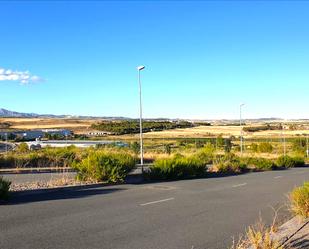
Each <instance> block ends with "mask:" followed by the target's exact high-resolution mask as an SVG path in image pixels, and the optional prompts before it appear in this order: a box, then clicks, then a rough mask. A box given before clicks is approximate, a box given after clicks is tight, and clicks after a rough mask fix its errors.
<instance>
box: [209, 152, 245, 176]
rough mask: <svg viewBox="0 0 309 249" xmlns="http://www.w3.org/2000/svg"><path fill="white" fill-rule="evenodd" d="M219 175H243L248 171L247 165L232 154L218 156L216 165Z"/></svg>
mask: <svg viewBox="0 0 309 249" xmlns="http://www.w3.org/2000/svg"><path fill="white" fill-rule="evenodd" d="M214 165H215V167H216V169H217V172H219V173H242V172H244V171H246V170H247V165H246V163H244V162H243V161H242V160H241V159H240V158H239V157H237V156H235V155H234V154H232V153H228V154H225V155H224V156H217V158H216V159H215V163H214Z"/></svg>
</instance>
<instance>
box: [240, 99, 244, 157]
mask: <svg viewBox="0 0 309 249" xmlns="http://www.w3.org/2000/svg"><path fill="white" fill-rule="evenodd" d="M244 105H245V104H243V103H242V104H240V105H239V126H240V155H241V156H242V150H243V145H242V143H243V138H242V136H243V128H242V122H241V121H242V117H241V108H242V107H243V106H244Z"/></svg>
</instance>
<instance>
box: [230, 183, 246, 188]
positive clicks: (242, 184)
mask: <svg viewBox="0 0 309 249" xmlns="http://www.w3.org/2000/svg"><path fill="white" fill-rule="evenodd" d="M245 185H247V183H241V184H237V185H233V186H232V187H233V188H238V187H242V186H245Z"/></svg>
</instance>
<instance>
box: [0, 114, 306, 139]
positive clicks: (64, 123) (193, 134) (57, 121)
mask: <svg viewBox="0 0 309 249" xmlns="http://www.w3.org/2000/svg"><path fill="white" fill-rule="evenodd" d="M98 121H99V120H98V119H76V118H0V123H4V122H7V123H10V129H18V130H24V129H25V130H29V129H53V128H55V129H57V128H58V129H59V128H66V129H70V130H72V131H73V132H74V133H77V134H85V133H88V132H90V131H91V130H92V129H91V128H90V126H91V124H93V123H96V122H98ZM281 134H282V131H281V130H268V131H258V132H244V137H246V138H250V137H278V136H281ZM284 134H285V135H286V136H296V135H304V134H309V130H304V129H303V130H284ZM218 135H222V136H224V137H227V136H236V137H237V136H239V135H240V127H239V126H224V125H214V126H198V127H193V128H186V129H174V130H165V131H157V132H148V133H145V134H144V137H145V138H186V137H188V138H189V137H190V138H203V137H210V136H218ZM138 137H139V134H134V135H122V136H109V137H108V138H111V139H138Z"/></svg>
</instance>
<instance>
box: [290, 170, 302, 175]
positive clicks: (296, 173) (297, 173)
mask: <svg viewBox="0 0 309 249" xmlns="http://www.w3.org/2000/svg"><path fill="white" fill-rule="evenodd" d="M303 173H305V172H304V171H299V172H294V173H293V175H299V174H303Z"/></svg>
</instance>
